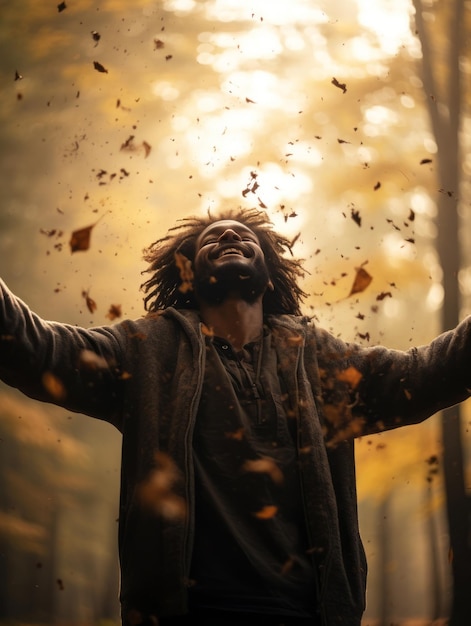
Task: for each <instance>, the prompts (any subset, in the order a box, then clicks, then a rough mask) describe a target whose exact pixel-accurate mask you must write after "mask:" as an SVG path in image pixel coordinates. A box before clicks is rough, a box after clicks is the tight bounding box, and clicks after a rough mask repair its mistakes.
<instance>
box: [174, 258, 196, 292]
mask: <svg viewBox="0 0 471 626" xmlns="http://www.w3.org/2000/svg"><path fill="white" fill-rule="evenodd" d="M175 264H176V266H177V268H178V271H179V272H180V280H181V281H182V284H181V285H180V286H179V287H178V289H179V290H180V291H181V292H182V293H186V292H187V291H192V289H193V278H194V274H193V268H192V267H191V261H190V259H188V258H187V257H186V256H185V255H184V254H182V253H181V252H175Z"/></svg>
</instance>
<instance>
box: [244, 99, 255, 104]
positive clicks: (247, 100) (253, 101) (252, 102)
mask: <svg viewBox="0 0 471 626" xmlns="http://www.w3.org/2000/svg"><path fill="white" fill-rule="evenodd" d="M245 101H246V102H248V103H249V104H256V102H255V100H251V99H250V98H245Z"/></svg>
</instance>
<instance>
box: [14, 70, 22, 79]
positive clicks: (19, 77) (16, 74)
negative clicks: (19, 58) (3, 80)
mask: <svg viewBox="0 0 471 626" xmlns="http://www.w3.org/2000/svg"><path fill="white" fill-rule="evenodd" d="M22 78H23V76H22V75H21V74H20V73H19V72H18V70H17V71H16V72H15V80H22Z"/></svg>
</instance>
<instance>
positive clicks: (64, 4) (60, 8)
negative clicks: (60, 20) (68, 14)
mask: <svg viewBox="0 0 471 626" xmlns="http://www.w3.org/2000/svg"><path fill="white" fill-rule="evenodd" d="M66 8H67V5H66V3H65V2H61V3H60V4H58V5H57V10H58V11H59V13H62V11H65V10H66Z"/></svg>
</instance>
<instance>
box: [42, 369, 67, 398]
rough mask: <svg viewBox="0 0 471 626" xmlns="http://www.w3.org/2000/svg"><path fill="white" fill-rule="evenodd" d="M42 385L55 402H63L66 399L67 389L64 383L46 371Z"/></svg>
mask: <svg viewBox="0 0 471 626" xmlns="http://www.w3.org/2000/svg"><path fill="white" fill-rule="evenodd" d="M42 383H43V387H44V389H45V390H46V391H47V392H48V393H49V395H50V396H52V397H53V398H54V399H55V400H63V399H64V398H65V397H66V395H67V394H66V391H65V387H64V385H63V383H62V381H61V380H60V379H59V378H57V376H55V374H53V373H52V372H49V371H46V372H44V374H43V377H42Z"/></svg>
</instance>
